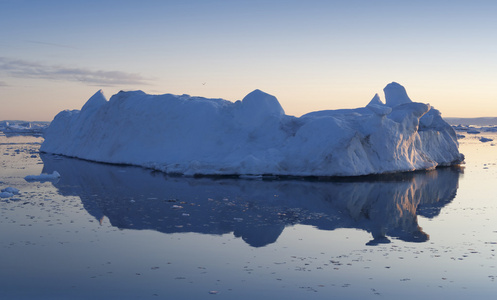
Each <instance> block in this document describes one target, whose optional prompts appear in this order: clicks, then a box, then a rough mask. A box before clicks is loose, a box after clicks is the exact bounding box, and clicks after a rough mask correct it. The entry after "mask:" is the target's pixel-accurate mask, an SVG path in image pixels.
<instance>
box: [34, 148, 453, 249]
mask: <svg viewBox="0 0 497 300" xmlns="http://www.w3.org/2000/svg"><path fill="white" fill-rule="evenodd" d="M41 158H42V159H43V162H44V169H43V172H44V173H52V172H53V171H57V172H59V173H60V174H61V177H60V179H59V180H58V181H53V182H52V184H53V185H54V186H55V187H56V188H57V189H58V191H59V193H60V194H62V195H64V196H78V197H80V198H81V201H82V203H83V205H84V208H85V209H86V210H87V211H88V213H89V214H91V215H92V216H93V217H94V218H95V219H97V220H99V221H102V220H103V218H107V219H108V220H109V222H110V224H111V225H112V226H115V227H118V228H120V229H132V230H155V231H158V232H162V233H166V234H171V233H184V232H194V233H200V234H211V235H221V234H229V233H233V235H234V236H236V237H241V238H242V239H243V240H244V241H245V242H246V243H247V244H249V245H250V246H253V247H262V246H265V245H268V244H271V243H274V242H276V240H277V239H278V237H279V236H280V234H281V233H282V232H283V230H284V229H285V228H286V227H288V226H293V225H297V224H301V225H310V226H313V227H315V228H317V229H320V230H327V231H333V230H337V229H341V228H354V229H360V230H364V231H366V232H369V233H371V235H372V239H371V240H370V241H369V242H368V241H367V240H365V241H364V242H365V243H367V244H368V245H376V244H380V243H388V242H390V239H391V238H394V239H400V240H403V241H407V242H425V241H427V240H428V239H429V235H428V234H427V233H425V232H424V231H423V230H422V229H421V228H420V226H419V225H418V215H421V216H423V217H425V218H433V217H436V216H438V215H439V213H440V211H441V209H442V208H443V207H444V206H445V205H447V204H449V203H450V202H451V201H452V200H453V199H454V197H455V195H456V191H457V188H458V181H459V176H460V173H461V170H460V169H459V168H450V167H449V168H438V169H436V170H430V171H419V172H408V173H401V174H397V175H391V176H378V177H376V178H375V179H374V180H371V179H369V177H349V180H347V179H346V178H342V179H340V180H334V181H333V180H331V181H309V180H247V179H230V178H226V177H218V178H192V177H184V176H177V177H171V176H168V175H167V174H165V173H163V172H157V171H152V170H149V169H144V168H140V167H131V166H117V165H111V164H99V163H93V162H89V161H85V160H80V159H73V158H67V157H65V158H62V159H61V157H59V156H54V155H50V154H42V155H41Z"/></svg>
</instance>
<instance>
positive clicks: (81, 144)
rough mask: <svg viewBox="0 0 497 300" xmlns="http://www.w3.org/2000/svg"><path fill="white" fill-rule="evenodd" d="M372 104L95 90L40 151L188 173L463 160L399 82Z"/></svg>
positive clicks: (415, 166)
mask: <svg viewBox="0 0 497 300" xmlns="http://www.w3.org/2000/svg"><path fill="white" fill-rule="evenodd" d="M384 92H385V99H386V102H385V103H383V102H382V101H381V100H380V97H379V96H378V95H377V94H376V95H375V96H374V98H373V99H372V100H371V101H370V103H369V104H368V105H367V106H366V107H362V108H357V109H342V110H328V111H318V112H312V113H309V114H306V115H303V116H301V117H299V118H297V117H293V116H289V115H286V114H285V113H284V111H283V108H282V107H281V105H280V104H279V102H278V100H277V99H276V98H275V97H274V96H271V95H269V94H266V93H264V92H262V91H259V90H255V91H253V92H252V93H250V94H248V95H247V96H246V97H245V98H244V99H243V100H242V101H236V102H234V103H233V102H230V101H226V100H223V99H208V98H202V97H191V96H188V95H181V96H177V95H171V94H165V95H148V94H145V93H143V92H141V91H135V92H119V93H118V94H116V95H114V96H112V97H111V99H110V100H109V101H107V100H106V99H105V97H104V96H103V94H102V93H101V92H100V91H99V92H97V93H96V94H95V95H93V96H92V97H91V98H90V99H89V100H88V101H87V102H86V104H85V105H84V106H83V107H82V109H81V110H80V111H79V110H74V111H63V112H60V113H59V114H58V115H57V116H56V117H55V118H54V120H53V121H52V122H51V124H50V126H49V127H48V128H47V130H46V131H45V141H44V142H43V144H42V146H41V151H42V152H47V153H54V154H61V155H66V156H71V157H77V158H81V159H86V160H92V161H98V162H106V163H114V164H129V165H137V166H143V167H147V168H153V169H156V170H160V171H163V172H166V173H170V174H172V173H175V174H183V175H198V174H202V175H261V174H272V175H290V176H360V175H368V174H384V173H395V172H405V171H414V170H427V169H433V168H436V167H438V166H450V165H455V164H459V163H461V162H462V161H463V160H464V156H463V155H462V154H461V153H459V150H458V146H459V145H458V142H457V137H456V134H455V132H454V130H453V129H452V127H451V126H450V125H449V124H447V123H446V122H445V121H444V120H443V119H442V117H441V114H440V112H439V111H438V110H436V109H434V108H433V107H431V106H430V105H428V104H424V103H417V102H412V101H411V99H409V97H408V96H407V93H406V91H405V89H404V87H402V86H401V85H399V84H397V83H391V84H389V85H387V86H386V87H385V89H384Z"/></svg>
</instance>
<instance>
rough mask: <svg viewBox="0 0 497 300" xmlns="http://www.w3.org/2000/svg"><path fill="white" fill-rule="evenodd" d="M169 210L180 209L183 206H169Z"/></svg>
mask: <svg viewBox="0 0 497 300" xmlns="http://www.w3.org/2000/svg"><path fill="white" fill-rule="evenodd" d="M171 208H172V209H182V208H183V206H181V205H173V206H171Z"/></svg>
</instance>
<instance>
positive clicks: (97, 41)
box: [0, 0, 497, 121]
mask: <svg viewBox="0 0 497 300" xmlns="http://www.w3.org/2000/svg"><path fill="white" fill-rule="evenodd" d="M496 13H497V1H490V0H489V1H480V0H473V1H457V0H455V1H454V0H452V1H437V0H434V1H415V0H412V1H402V0H396V1H382V0H375V1H373V0H367V1H365V0H364V1H362V0H357V1H355V0H347V1H345V0H343V1H313V0H307V1H291V0H290V1H289V0H287V1H279V0H278V1H271V0H265V1H258V0H251V1H236V0H231V1H217V0H204V1H200V0H199V1H189V0H178V1H153V0H142V1H126V0H116V1H106V0H98V1H93V0H85V1H71V0H64V1H51V0H44V1H39V0H26V1H23V0H0V28H2V29H1V30H0V103H1V106H0V120H9V119H10V120H14V119H24V120H40V121H43V120H45V121H50V120H52V119H53V117H54V116H55V114H57V113H58V112H59V111H61V110H64V109H80V108H81V106H82V105H83V104H84V103H85V101H86V100H87V99H88V98H89V97H90V96H92V95H93V94H94V93H95V92H96V91H98V90H99V89H102V90H103V91H104V94H105V95H106V96H107V97H108V98H110V96H112V95H113V94H115V93H117V92H118V91H119V90H143V91H145V92H147V93H153V94H164V93H173V94H190V95H194V96H204V97H213V98H224V99H227V100H232V101H235V100H239V99H242V98H243V97H244V96H245V95H246V94H248V93H249V92H251V91H252V90H254V89H261V90H263V91H265V92H267V93H269V94H272V95H274V96H276V97H277V98H278V99H279V101H280V103H281V104H282V106H283V108H284V109H285V111H286V113H287V114H290V115H296V116H300V115H302V114H304V113H307V112H310V111H315V110H322V109H338V108H355V107H360V106H365V105H366V104H367V103H368V102H369V101H370V100H371V98H372V97H373V96H374V94H375V93H378V94H379V95H380V97H381V98H382V99H383V98H384V97H383V91H382V90H383V88H384V87H385V85H386V84H388V83H390V82H392V81H395V82H398V83H400V84H402V85H403V86H404V87H405V88H406V89H407V92H408V94H409V96H410V98H411V99H412V100H413V101H418V102H425V103H430V104H431V105H433V106H434V107H436V108H437V109H439V110H440V111H441V112H442V115H443V116H445V117H482V116H497V81H496V79H497V38H496V32H497V19H496V17H495V14H496Z"/></svg>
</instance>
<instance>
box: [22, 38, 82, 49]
mask: <svg viewBox="0 0 497 300" xmlns="http://www.w3.org/2000/svg"><path fill="white" fill-rule="evenodd" d="M26 42H28V43H32V44H38V45H45V46H53V47H58V48H69V49H77V48H76V47H73V46H69V45H64V44H57V43H50V42H43V41H33V40H28V41H26Z"/></svg>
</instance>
